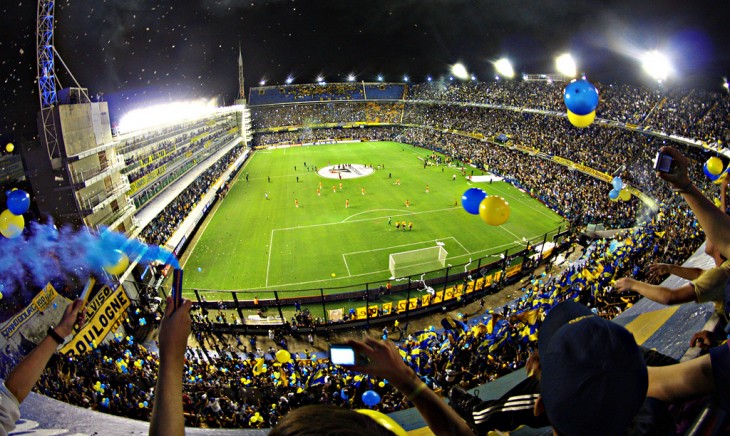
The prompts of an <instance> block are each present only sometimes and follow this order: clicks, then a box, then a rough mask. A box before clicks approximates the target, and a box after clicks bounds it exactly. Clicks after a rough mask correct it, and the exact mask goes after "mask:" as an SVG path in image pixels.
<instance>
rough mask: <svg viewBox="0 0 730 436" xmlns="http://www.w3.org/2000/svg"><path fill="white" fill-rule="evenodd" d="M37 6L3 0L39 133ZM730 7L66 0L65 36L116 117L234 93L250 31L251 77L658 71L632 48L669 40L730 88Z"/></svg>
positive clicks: (59, 29) (70, 55)
mask: <svg viewBox="0 0 730 436" xmlns="http://www.w3.org/2000/svg"><path fill="white" fill-rule="evenodd" d="M36 7H37V3H36V1H33V0H7V1H5V2H3V4H2V6H0V8H2V18H1V20H2V23H1V24H2V35H3V36H2V38H1V39H0V62H1V65H0V80H2V81H3V82H2V88H1V89H0V92H1V94H0V97H1V98H2V107H1V108H0V111H1V113H0V118H1V119H0V134H1V135H2V136H0V141H5V142H7V141H8V140H18V139H19V138H23V137H24V138H32V137H33V136H35V135H36V127H35V116H36V115H35V114H36V112H37V110H38V95H37V84H36V83H35V76H36V65H35V20H36ZM728 10H730V8H728V3H727V2H726V1H721V0H713V1H705V0H693V1H687V0H682V1H678V0H670V1H663V2H662V1H636V0H633V1H617V0H605V1H602V2H597V1H589V0H572V1H569V0H549V1H547V0H536V1H533V0H529V1H520V0H483V1H480V0H471V1H467V0H389V1H381V0H369V1H355V0H306V1H305V0H269V1H259V0H248V1H239V0H183V1H179V0H178V1H170V0H161V1H156V0H149V1H143V0H58V3H57V6H56V18H57V23H56V48H57V50H58V51H59V52H60V54H61V56H62V58H63V60H64V61H65V62H66V64H67V65H68V67H69V68H70V69H71V72H72V73H73V74H74V76H75V77H76V79H77V80H78V81H79V83H80V84H81V85H82V86H83V87H86V88H88V89H89V91H90V93H91V94H92V95H95V94H97V93H103V95H104V98H105V99H106V100H108V101H109V102H110V109H111V113H112V117H113V118H117V117H119V116H121V115H122V114H123V113H124V112H125V111H127V110H129V109H131V108H135V107H140V106H144V105H146V104H149V103H151V102H155V101H158V102H161V101H165V102H166V101H170V100H178V99H190V98H218V99H219V101H220V102H221V103H223V102H225V103H226V104H230V103H231V102H232V100H233V99H234V98H235V97H236V94H237V91H238V83H237V80H238V77H237V74H238V71H237V59H238V44H239V42H240V44H241V48H242V52H243V60H244V74H245V78H246V87H247V89H248V87H249V86H258V83H259V81H260V80H262V78H263V79H266V80H267V84H277V83H284V80H285V79H286V78H287V76H289V75H292V76H293V77H294V80H295V83H311V82H313V81H314V80H315V77H317V75H320V74H321V75H323V76H324V78H325V80H327V81H330V82H333V81H344V80H345V78H346V76H347V75H348V74H349V73H354V74H355V75H356V76H357V79H358V80H365V81H375V79H376V76H377V75H378V74H382V75H383V77H384V79H385V80H386V81H401V80H402V79H403V75H404V74H407V75H408V76H409V77H410V78H411V81H415V82H421V81H424V79H425V77H426V75H431V76H433V77H434V78H439V77H441V76H444V75H448V67H449V65H450V64H453V63H455V62H462V63H463V64H464V65H465V66H466V67H467V69H468V70H469V72H470V73H472V74H474V75H476V77H477V78H479V79H480V80H490V79H491V78H492V77H493V75H494V70H493V66H492V63H491V62H492V61H494V60H496V59H498V58H500V57H502V56H507V57H509V58H510V60H511V61H512V63H513V65H514V67H515V70H516V71H517V73H518V74H519V73H551V72H554V57H555V56H556V55H558V54H560V53H562V52H565V51H570V52H571V53H572V54H573V56H574V57H575V58H576V61H577V62H578V67H579V71H582V72H585V73H586V74H587V75H588V78H589V79H590V80H595V81H603V82H607V81H619V82H637V83H647V84H648V83H649V80H648V79H647V77H646V76H645V75H644V74H643V73H642V72H641V69H640V66H639V65H638V64H637V61H636V60H634V59H632V58H631V57H630V56H629V54H630V53H632V52H633V53H639V52H641V51H643V50H646V49H659V50H661V51H663V52H665V53H666V54H667V55H668V56H669V57H670V58H671V60H672V63H673V65H674V68H675V76H674V77H673V78H670V79H669V80H668V85H669V86H672V85H682V86H688V87H689V86H700V87H703V88H708V89H714V90H717V91H720V90H721V88H720V86H721V84H722V77H723V76H726V75H728V74H730V31H727V30H726V28H727V23H728V21H729V20H728V19H729V18H730V12H728ZM61 69H62V67H61V66H60V62H57V71H60V70H61ZM59 76H60V78H61V82H62V84H63V85H64V86H71V85H72V84H73V82H72V81H71V79H70V77H69V76H68V75H66V74H63V73H61V74H59Z"/></svg>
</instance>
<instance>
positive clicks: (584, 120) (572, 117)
mask: <svg viewBox="0 0 730 436" xmlns="http://www.w3.org/2000/svg"><path fill="white" fill-rule="evenodd" d="M595 119H596V111H593V112H591V113H589V114H586V115H577V114H574V113H573V112H571V111H568V121H570V124H572V125H574V126H575V127H578V128H580V129H583V128H585V127H588V126H590V125H591V124H593V121H594V120H595Z"/></svg>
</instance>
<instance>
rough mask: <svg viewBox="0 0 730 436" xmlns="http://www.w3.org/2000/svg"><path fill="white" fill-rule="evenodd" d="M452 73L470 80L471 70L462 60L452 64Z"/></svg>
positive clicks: (462, 78) (459, 77)
mask: <svg viewBox="0 0 730 436" xmlns="http://www.w3.org/2000/svg"><path fill="white" fill-rule="evenodd" d="M451 74H453V75H454V77H456V78H457V79H460V80H469V72H468V71H467V70H466V67H465V66H464V64H462V63H461V62H457V63H455V64H454V65H452V66H451Z"/></svg>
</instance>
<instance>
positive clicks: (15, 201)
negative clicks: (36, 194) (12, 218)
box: [7, 189, 30, 215]
mask: <svg viewBox="0 0 730 436" xmlns="http://www.w3.org/2000/svg"><path fill="white" fill-rule="evenodd" d="M7 206H8V210H10V213H12V214H13V215H23V214H24V213H26V212H27V211H28V209H29V208H30V195H28V193H27V192H25V191H23V190H22V189H16V190H15V191H10V192H9V193H8V201H7Z"/></svg>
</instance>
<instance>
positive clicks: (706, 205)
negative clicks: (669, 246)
mask: <svg viewBox="0 0 730 436" xmlns="http://www.w3.org/2000/svg"><path fill="white" fill-rule="evenodd" d="M662 152H664V153H667V154H669V155H671V156H672V158H673V159H674V167H673V169H672V171H671V172H669V173H662V172H658V173H657V174H658V175H659V177H660V178H662V179H664V180H666V181H668V182H669V183H670V184H671V185H672V186H673V187H674V189H675V190H676V191H677V192H679V193H680V194H682V197H684V200H685V201H686V202H687V204H688V205H689V207H690V208H691V209H692V211H693V212H694V214H695V216H696V217H697V220H698V221H699V222H700V225H701V226H702V229H703V230H704V231H705V234H706V235H707V239H708V240H710V241H712V242H713V243H715V245H717V247H718V249H719V250H720V253H722V255H723V256H724V257H725V258H730V232H729V231H727V229H729V228H730V215H727V214H725V212H724V211H721V210H720V209H719V208H717V207H715V205H714V204H713V203H712V201H710V200H709V199H708V198H707V197H705V196H704V195H702V193H701V192H700V191H699V189H697V188H696V187H695V186H694V185H693V184H692V182H691V181H690V180H689V176H688V175H687V158H685V157H684V156H683V155H682V153H680V152H679V151H678V150H676V149H675V148H673V147H662Z"/></svg>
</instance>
